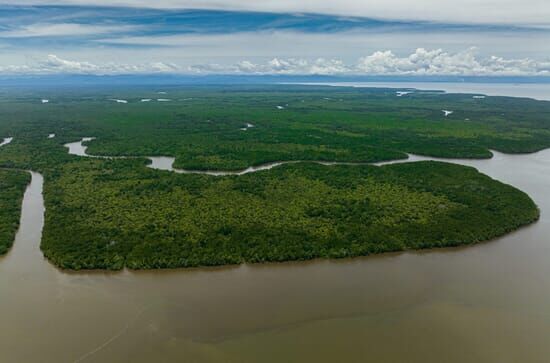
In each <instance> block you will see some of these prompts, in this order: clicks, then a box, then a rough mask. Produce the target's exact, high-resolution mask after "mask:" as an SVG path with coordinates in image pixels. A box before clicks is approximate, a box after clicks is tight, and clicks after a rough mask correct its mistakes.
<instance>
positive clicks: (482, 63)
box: [0, 48, 550, 76]
mask: <svg viewBox="0 0 550 363" xmlns="http://www.w3.org/2000/svg"><path fill="white" fill-rule="evenodd" d="M0 73H1V74H95V75H115V74H159V73H161V74H203V75H204V74H235V75H392V76H396V75H408V76H550V60H547V61H536V60H533V59H530V58H521V59H507V58H503V57H497V56H490V57H486V58H483V57H479V56H478V55H477V50H476V49H475V48H470V49H467V50H465V51H462V52H457V53H450V52H446V51H444V50H442V49H433V50H427V49H424V48H418V49H416V50H415V51H414V52H413V53H411V54H409V55H407V56H404V57H399V56H397V55H395V54H394V53H393V52H392V51H389V50H385V51H376V52H374V53H372V54H370V55H368V56H365V57H361V58H360V59H359V60H357V61H356V62H355V63H349V64H346V63H345V62H343V61H342V60H339V59H326V58H317V59H313V60H308V59H303V58H273V59H271V60H268V61H265V62H253V61H250V60H241V61H238V62H236V63H232V64H216V63H201V64H194V65H190V66H182V65H178V64H174V63H170V62H150V63H142V64H125V63H114V62H107V63H102V64H95V63H91V62H87V61H74V60H67V59H63V58H60V57H58V56H56V55H53V54H51V55H48V56H47V57H46V59H45V60H42V61H39V62H36V63H35V64H34V65H22V66H16V65H10V66H4V67H0Z"/></svg>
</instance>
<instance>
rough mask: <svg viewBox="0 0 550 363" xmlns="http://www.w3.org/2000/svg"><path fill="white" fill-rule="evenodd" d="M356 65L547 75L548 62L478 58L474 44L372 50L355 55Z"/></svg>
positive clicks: (379, 70) (380, 69)
mask: <svg viewBox="0 0 550 363" xmlns="http://www.w3.org/2000/svg"><path fill="white" fill-rule="evenodd" d="M356 69H357V71H359V72H360V73H364V74H383V75H415V76H427V75H428V76H429V75H460V76H519V75H532V76H536V75H550V62H549V61H546V62H544V61H535V60H532V59H529V58H523V59H505V58H502V57H496V56H491V57H489V58H478V57H476V48H470V49H468V50H466V51H463V52H459V53H454V54H453V53H448V52H445V51H443V50H442V49H436V50H426V49H424V48H418V49H417V50H416V51H415V52H414V53H412V54H410V55H409V56H407V57H398V56H396V55H395V54H393V53H392V52H391V51H378V52H375V53H373V54H371V55H369V56H367V57H363V58H361V59H359V62H358V63H357V67H356Z"/></svg>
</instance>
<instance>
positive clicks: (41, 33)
mask: <svg viewBox="0 0 550 363" xmlns="http://www.w3.org/2000/svg"><path fill="white" fill-rule="evenodd" d="M138 29H139V28H138V27H137V26H130V25H116V26H106V25H87V24H77V23H57V24H48V23H46V24H45V23H36V24H30V25H24V26H20V27H18V28H15V29H11V30H6V31H0V38H29V37H75V36H84V35H101V34H113V33H115V34H116V33H121V32H128V31H135V30H138Z"/></svg>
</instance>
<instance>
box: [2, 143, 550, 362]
mask: <svg viewBox="0 0 550 363" xmlns="http://www.w3.org/2000/svg"><path fill="white" fill-rule="evenodd" d="M454 162H458V163H461V164H465V165H471V166H474V167H476V168H478V169H479V170H480V171H481V172H484V173H486V174H488V175H490V176H492V177H494V178H496V179H498V180H501V181H503V182H506V183H510V184H512V185H514V186H516V187H518V188H520V189H522V190H524V191H526V192H527V193H529V194H530V195H531V197H532V198H533V199H534V200H535V201H536V202H537V204H538V205H539V206H540V207H541V210H542V216H541V220H540V221H539V222H538V223H535V224H533V225H531V226H529V227H527V228H524V229H521V230H519V231H517V232H515V233H512V234H510V235H508V236H506V237H504V238H500V239H498V240H495V241H492V242H488V243H484V244H479V245H477V246H472V247H466V248H455V249H441V250H433V251H422V252H406V253H398V254H387V255H380V256H373V257H366V258H355V259H345V260H335V261H331V260H318V261H311V262H306V263H283V264H266V265H252V266H251V265H242V266H234V267H225V268H214V269H189V270H167V271H140V272H133V271H124V272H120V273H106V272H85V273H70V272H64V271H60V270H58V269H56V268H54V267H53V266H52V265H51V264H49V263H48V262H47V261H46V260H44V258H43V257H42V254H41V252H40V250H39V244H40V236H41V229H42V225H43V223H44V214H43V211H44V205H43V200H42V194H41V191H42V184H43V180H42V177H41V176H40V175H39V174H36V173H32V182H31V184H30V185H29V187H28V188H27V191H26V193H25V198H24V202H23V211H22V218H21V226H20V230H19V232H18V233H17V237H16V240H15V243H14V246H13V248H12V250H11V251H10V252H9V253H8V254H7V255H6V256H5V257H3V258H1V259H0V309H1V311H2V312H3V314H2V329H1V330H0V362H15V363H18V362H152V361H155V362H162V361H166V362H168V361H170V362H171V361H184V362H258V361H262V362H303V361H316V362H334V361H342V360H345V361H347V362H364V361H367V360H368V361H374V362H382V361H383V362H403V361H406V362H423V363H424V362H438V363H439V362H442V361H444V362H461V363H462V362H473V361H475V362H544V361H547V359H548V357H550V345H549V344H548V342H547V341H548V337H550V263H548V261H550V243H549V242H550V241H549V240H548V236H550V218H548V214H547V213H546V211H548V210H550V198H549V197H548V196H549V195H550V150H545V151H542V152H539V153H535V154H529V155H504V154H500V153H495V157H494V158H493V159H490V160H454Z"/></svg>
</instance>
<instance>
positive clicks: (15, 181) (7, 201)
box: [0, 169, 30, 255]
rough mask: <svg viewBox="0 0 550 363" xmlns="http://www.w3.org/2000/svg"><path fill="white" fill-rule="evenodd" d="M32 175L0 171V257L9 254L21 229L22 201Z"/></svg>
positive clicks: (21, 172)
mask: <svg viewBox="0 0 550 363" xmlns="http://www.w3.org/2000/svg"><path fill="white" fill-rule="evenodd" d="M29 182H30V175H29V174H28V173H26V172H23V171H14V170H1V169H0V255H3V254H5V253H6V252H8V250H9V248H10V247H11V245H12V243H13V240H14V238H15V232H17V228H18V227H19V218H20V216H21V201H22V200H23V193H24V192H25V187H26V186H27V184H28V183H29Z"/></svg>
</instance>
